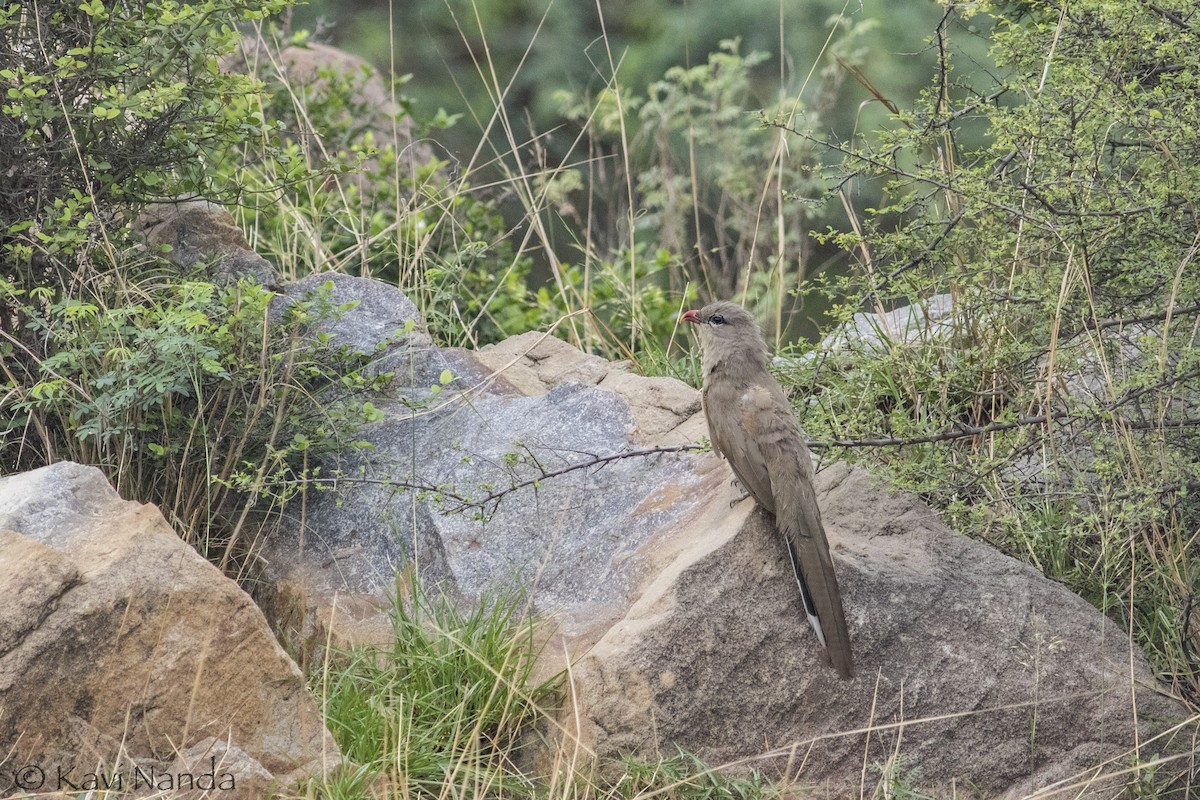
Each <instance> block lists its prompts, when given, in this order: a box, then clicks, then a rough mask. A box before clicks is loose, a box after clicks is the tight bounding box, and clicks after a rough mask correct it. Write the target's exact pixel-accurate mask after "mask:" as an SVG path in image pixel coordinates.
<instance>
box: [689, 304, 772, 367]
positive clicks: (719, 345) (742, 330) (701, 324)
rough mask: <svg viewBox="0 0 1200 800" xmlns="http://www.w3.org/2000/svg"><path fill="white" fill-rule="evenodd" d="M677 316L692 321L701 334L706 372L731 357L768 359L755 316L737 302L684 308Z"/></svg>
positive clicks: (752, 359) (744, 359)
mask: <svg viewBox="0 0 1200 800" xmlns="http://www.w3.org/2000/svg"><path fill="white" fill-rule="evenodd" d="M680 319H682V320H683V321H684V322H691V323H693V324H694V325H695V326H696V328H697V330H698V332H699V334H700V347H701V348H702V349H703V351H704V365H705V367H704V369H705V372H708V371H709V370H710V369H711V368H713V367H715V366H717V365H718V364H720V363H721V362H724V361H727V360H730V359H732V360H736V361H746V360H750V361H753V362H756V363H758V364H763V365H765V364H766V363H767V360H768V358H769V353H768V351H767V345H766V342H764V341H763V338H762V334H761V333H760V332H759V330H758V325H757V324H756V323H755V322H754V317H752V316H750V312H748V311H746V309H744V308H742V307H741V306H739V305H737V304H736V303H730V302H728V301H725V300H722V301H719V302H716V303H709V304H708V305H706V306H705V307H704V308H702V309H700V310H699V311H695V310H693V311H687V312H685V313H684V315H683V316H682V317H680Z"/></svg>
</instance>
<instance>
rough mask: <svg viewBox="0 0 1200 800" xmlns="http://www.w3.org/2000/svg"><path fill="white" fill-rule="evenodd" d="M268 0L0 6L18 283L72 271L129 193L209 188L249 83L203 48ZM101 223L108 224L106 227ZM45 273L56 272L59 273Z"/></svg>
mask: <svg viewBox="0 0 1200 800" xmlns="http://www.w3.org/2000/svg"><path fill="white" fill-rule="evenodd" d="M284 5H285V3H284V2H282V0H267V1H266V2H244V1H243V0H206V1H205V2H200V3H191V4H178V3H174V2H170V1H169V0H168V1H166V2H115V3H107V4H106V3H103V2H100V0H88V2H75V1H73V2H55V1H54V0H50V1H49V2H39V3H33V4H30V3H12V4H10V5H8V6H6V7H4V8H0V85H3V86H4V87H5V96H4V100H3V106H0V162H2V163H4V164H5V165H7V166H6V170H7V171H6V176H5V181H4V187H3V189H2V190H0V253H2V254H3V273H0V275H3V276H6V277H7V278H8V279H9V280H12V281H15V282H16V283H17V284H18V285H20V286H21V288H23V289H26V290H28V289H32V288H33V287H34V286H37V285H49V284H50V283H55V284H57V283H58V282H59V280H53V281H51V280H50V279H51V278H52V277H53V278H61V280H62V281H63V282H67V281H70V280H78V279H79V275H78V274H75V275H72V274H71V272H72V271H74V272H75V273H78V272H79V271H80V270H81V269H83V268H84V267H87V266H89V264H90V262H89V260H88V259H87V258H84V257H82V254H84V253H85V252H86V251H87V250H90V249H93V248H96V247H102V251H104V250H106V251H107V253H108V256H107V257H108V259H109V260H111V259H112V258H113V257H114V256H113V253H114V249H119V243H117V247H116V248H114V243H112V242H106V241H105V236H106V235H107V234H109V233H113V232H114V231H112V229H113V228H119V227H120V226H119V225H113V223H114V222H116V221H117V220H118V219H119V218H121V217H122V215H123V214H125V213H126V212H128V210H130V209H131V208H135V207H136V206H138V205H139V204H141V203H144V202H147V201H150V200H153V199H159V198H164V197H170V196H175V195H178V194H181V193H206V192H208V191H209V190H210V189H212V188H213V187H212V185H211V184H210V182H209V180H208V178H209V174H208V164H207V161H208V158H209V156H210V155H211V154H212V153H214V152H215V151H217V150H219V149H220V148H223V147H227V146H229V145H231V144H233V143H236V142H238V141H242V140H244V139H245V138H246V137H247V136H251V135H255V134H257V133H259V132H260V131H261V130H262V128H263V127H264V121H263V118H262V116H261V114H260V113H259V112H258V111H257V109H256V108H255V101H256V92H255V86H254V83H253V81H251V80H250V79H249V78H246V77H244V76H238V75H228V74H223V73H221V72H220V71H219V70H218V69H217V59H218V58H219V57H220V56H221V55H222V54H223V53H225V52H226V51H228V50H229V49H230V48H231V47H232V46H233V44H234V42H236V41H237V38H238V33H237V32H236V30H235V29H234V27H233V25H234V23H235V22H236V21H238V20H247V19H256V18H260V17H262V16H263V15H266V14H270V13H275V12H277V11H279V10H280V9H281V8H283V6H284ZM106 226H108V227H107V228H106ZM59 270H65V272H64V273H63V274H62V275H59V274H58V271H59Z"/></svg>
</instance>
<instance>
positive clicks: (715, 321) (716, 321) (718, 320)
mask: <svg viewBox="0 0 1200 800" xmlns="http://www.w3.org/2000/svg"><path fill="white" fill-rule="evenodd" d="M708 321H709V323H710V324H712V325H724V324H725V318H724V317H722V316H721V315H720V314H713V315H712V316H711V317H709V318H708Z"/></svg>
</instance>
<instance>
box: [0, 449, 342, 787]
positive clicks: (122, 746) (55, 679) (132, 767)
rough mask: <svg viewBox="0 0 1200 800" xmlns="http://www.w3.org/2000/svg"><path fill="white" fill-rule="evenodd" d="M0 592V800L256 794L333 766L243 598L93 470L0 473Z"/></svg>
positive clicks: (291, 675) (291, 673) (312, 711)
mask: <svg viewBox="0 0 1200 800" xmlns="http://www.w3.org/2000/svg"><path fill="white" fill-rule="evenodd" d="M0 596H3V597H4V598H5V600H4V603H3V604H2V606H0V795H5V796H6V795H7V794H8V793H9V792H12V791H14V790H21V789H25V790H36V791H60V790H68V791H74V790H75V789H76V788H78V789H80V790H85V789H87V788H92V789H95V788H104V783H108V784H109V785H110V786H112V787H113V788H118V789H122V790H125V791H130V792H133V793H134V794H145V793H146V791H145V790H146V789H147V788H149V789H150V790H157V789H178V788H180V787H183V788H188V783H189V782H190V783H191V785H192V786H194V787H195V788H199V789H203V788H209V789H212V788H216V789H218V791H216V792H214V793H213V796H220V797H230V798H239V797H240V798H248V799H249V798H261V797H265V796H267V794H268V792H269V791H270V789H271V787H272V785H278V786H281V787H287V786H290V785H291V784H293V783H295V782H296V781H298V780H300V779H302V778H304V777H305V776H310V775H311V776H318V775H320V774H322V773H323V772H324V771H325V770H327V769H329V768H332V767H333V766H335V765H336V764H337V763H338V762H339V760H340V756H339V754H338V748H337V745H336V744H335V743H334V742H333V740H332V738H331V737H330V735H329V733H328V732H327V731H326V730H325V727H324V724H323V721H322V717H321V713H320V709H319V708H318V707H317V704H316V702H315V700H314V698H313V697H312V696H311V695H310V694H309V692H308V690H307V688H306V686H305V680H304V676H303V675H302V674H301V673H300V670H299V669H298V668H297V667H296V665H295V664H294V663H293V662H292V661H291V660H290V659H289V658H288V656H287V655H286V654H285V653H284V652H283V650H282V649H281V648H280V646H279V645H278V643H277V642H276V641H275V639H274V638H273V636H272V635H271V631H270V628H269V627H268V626H267V623H266V619H265V618H264V617H263V615H262V612H261V611H259V609H258V608H257V607H256V606H255V605H254V603H253V602H252V601H251V600H250V598H249V596H247V595H246V594H245V593H244V592H243V591H242V590H241V589H239V588H238V586H237V585H236V584H234V583H233V582H232V581H230V580H229V579H227V578H226V577H225V576H224V575H222V574H221V573H220V572H219V571H218V570H217V569H216V568H215V567H213V566H212V565H211V564H209V563H208V562H207V561H205V560H204V559H203V558H202V557H200V556H199V555H198V554H197V553H196V552H195V551H194V550H192V549H191V548H190V547H188V546H187V545H186V544H185V543H184V542H183V541H181V540H180V539H179V537H178V536H176V535H175V533H174V532H173V531H172V530H171V528H170V527H169V526H168V525H167V523H166V521H165V520H164V519H163V518H162V515H161V514H160V513H159V512H158V510H157V509H156V508H154V507H153V506H143V505H140V504H138V503H132V502H126V501H124V500H121V498H120V497H118V496H117V493H116V492H115V491H113V489H112V488H111V487H110V486H109V484H108V483H107V481H105V479H104V477H103V475H102V474H101V473H100V471H99V470H97V469H95V468H92V467H84V466H80V465H78V464H73V463H70V462H63V463H58V464H54V465H52V466H49V467H44V468H42V469H38V470H34V471H32V472H27V473H23V474H19V475H13V476H9V477H5V478H0ZM210 774H211V777H208V776H209V775H210ZM189 776H190V780H189ZM89 784H90V785H89ZM135 790H141V791H140V792H139V791H135ZM159 796H167V795H159ZM169 796H183V795H174V794H170V795H169Z"/></svg>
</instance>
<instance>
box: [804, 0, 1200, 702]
mask: <svg viewBox="0 0 1200 800" xmlns="http://www.w3.org/2000/svg"><path fill="white" fill-rule="evenodd" d="M1193 11H1194V8H1192V6H1191V5H1190V4H1187V3H1178V2H1177V3H1166V4H1156V5H1152V6H1148V5H1141V4H1127V3H1114V2H1107V0H1084V2H1080V3H1072V4H1071V5H1070V6H1069V7H1067V6H1061V7H1060V6H1057V5H1049V4H1036V3H1035V4H1031V5H1030V4H1027V5H1024V6H1022V7H1021V8H1020V9H1019V10H1017V11H1013V10H1012V7H1011V6H1005V5H1003V4H999V3H981V4H975V5H973V6H971V7H970V8H969V9H968V10H967V11H966V12H964V13H968V14H976V13H990V14H992V15H994V29H993V32H992V42H993V44H992V48H991V54H992V58H993V59H994V60H995V62H996V68H995V69H994V70H992V71H989V72H988V73H986V74H987V75H990V76H993V77H994V79H995V81H996V83H995V84H994V85H992V86H980V85H972V84H970V83H969V82H968V80H974V81H975V82H976V84H977V83H978V82H979V81H980V80H981V79H982V77H983V76H981V75H979V74H975V75H973V76H971V78H970V79H957V75H956V73H955V72H954V71H953V70H952V67H951V63H950V59H952V57H953V56H952V50H953V48H952V47H951V43H949V42H948V41H946V40H945V38H944V37H945V36H946V31H947V30H950V28H949V27H948V26H946V27H943V28H942V29H940V30H939V36H940V37H943V39H942V41H941V42H940V44H941V45H942V46H943V49H944V50H945V52H946V53H947V56H946V59H947V60H946V62H945V63H944V64H943V66H942V69H941V71H940V72H939V74H938V76H937V81H936V83H935V85H934V87H933V88H932V89H931V90H930V91H929V92H928V93H927V94H926V95H925V96H924V97H923V98H922V100H921V101H920V102H919V103H918V104H917V106H916V108H915V109H914V110H912V111H910V112H904V113H901V114H899V115H898V116H897V118H896V123H897V124H895V125H894V126H892V127H891V128H890V129H889V130H886V131H882V132H880V133H878V134H877V135H875V136H874V137H869V138H866V139H864V140H863V141H861V142H855V143H851V144H849V145H843V144H840V143H839V144H836V145H835V146H836V148H837V149H838V150H841V151H845V152H847V153H848V155H847V157H846V159H845V161H844V169H845V172H844V174H843V175H842V177H841V179H840V182H839V183H838V186H839V187H840V188H842V189H844V187H845V186H847V185H849V184H850V183H851V182H852V181H881V182H882V183H883V184H884V186H885V196H886V198H887V200H886V202H885V203H884V204H882V205H881V206H880V207H878V208H875V209H870V210H867V211H866V212H865V215H864V217H863V218H862V219H861V220H860V221H859V225H858V227H857V228H856V229H855V230H853V231H850V232H846V233H833V232H830V233H829V234H828V236H829V237H830V238H831V239H833V240H837V241H839V242H840V243H841V244H842V246H843V247H845V248H846V249H847V250H848V251H850V252H851V253H853V254H855V255H856V256H857V257H858V259H859V263H858V270H857V272H856V274H855V275H853V276H852V278H851V279H850V280H849V281H846V282H844V283H841V284H838V283H835V282H830V283H828V284H827V285H826V288H827V289H828V290H829V291H830V292H831V294H832V295H833V296H834V297H838V296H839V295H840V296H841V297H842V298H843V305H842V306H841V307H840V309H839V310H838V313H839V316H840V319H841V320H842V321H843V322H844V323H846V324H851V323H855V324H858V323H865V322H868V321H869V320H870V319H872V318H873V319H874V320H875V321H876V324H877V325H878V324H881V323H882V320H884V319H885V318H884V316H883V312H885V311H887V310H889V309H893V308H896V307H903V306H906V305H908V304H912V308H914V309H917V311H916V314H915V316H916V318H917V319H920V318H921V317H922V316H923V315H924V314H925V313H926V312H925V311H924V310H922V309H928V308H930V307H931V306H932V305H933V304H934V298H935V297H940V299H939V301H938V302H940V303H941V304H943V305H947V306H948V307H949V309H950V312H949V315H948V316H947V317H946V318H945V319H944V320H942V321H941V322H938V323H934V324H931V325H928V326H921V327H923V329H924V332H923V333H922V334H921V335H920V336H919V337H917V338H915V339H914V340H911V341H899V340H897V339H895V338H894V337H889V336H886V335H883V336H879V337H876V338H878V339H879V340H880V341H881V344H880V345H878V346H873V347H872V346H861V344H862V340H860V347H859V348H858V350H857V351H854V352H850V351H848V350H842V351H840V352H838V351H834V352H831V353H830V354H829V355H828V357H827V358H821V359H814V360H811V361H808V362H803V361H800V362H797V369H798V374H797V375H795V376H794V380H795V381H796V383H797V384H798V385H800V386H803V387H804V391H805V394H806V395H807V396H809V397H810V399H811V405H810V406H809V407H808V412H807V421H808V425H809V428H810V432H812V433H814V434H817V435H819V436H822V437H829V438H833V439H839V440H853V439H862V440H873V439H880V438H882V439H885V440H888V439H891V440H893V441H896V442H897V443H899V442H904V443H906V444H905V447H904V448H903V449H899V448H884V449H881V450H873V451H872V456H871V458H872V460H873V461H875V462H876V463H879V464H883V465H885V466H886V467H887V468H888V470H889V471H890V472H891V474H893V475H894V476H896V477H897V478H899V479H900V480H902V481H903V482H904V483H906V484H907V485H909V486H912V487H914V488H918V489H919V490H920V491H921V492H922V493H923V494H925V495H926V496H927V497H928V498H930V499H931V500H933V501H934V502H935V503H936V504H937V505H939V506H940V507H942V508H944V509H946V511H947V512H948V514H949V515H950V517H951V518H952V519H953V520H955V521H957V522H958V523H959V524H961V525H962V526H964V527H965V528H966V529H968V530H970V531H972V532H974V533H975V534H976V535H979V536H981V537H983V538H986V539H988V540H990V541H993V542H996V543H997V544H1000V545H1001V546H1002V547H1004V549H1006V550H1008V551H1009V552H1010V553H1012V554H1014V555H1018V556H1023V557H1025V558H1028V559H1030V560H1032V561H1033V562H1034V563H1035V564H1037V565H1038V566H1039V567H1040V568H1042V569H1043V570H1044V571H1045V572H1046V573H1047V574H1049V575H1051V576H1053V577H1056V578H1058V579H1060V580H1064V581H1065V582H1067V583H1068V584H1069V585H1070V586H1071V587H1072V588H1074V589H1075V590H1076V591H1078V592H1080V593H1081V594H1083V595H1084V596H1085V597H1087V598H1089V599H1090V600H1091V601H1092V602H1094V603H1095V604H1096V605H1097V606H1099V607H1100V608H1101V609H1103V610H1104V611H1105V612H1106V613H1108V614H1109V615H1110V616H1112V617H1114V618H1116V619H1118V620H1120V621H1121V623H1122V624H1123V625H1125V626H1128V627H1129V628H1130V629H1132V630H1133V631H1134V633H1135V635H1136V636H1137V638H1138V639H1139V641H1141V642H1143V643H1144V644H1145V645H1146V646H1147V648H1148V652H1149V654H1150V655H1151V657H1152V658H1153V659H1154V661H1155V663H1156V665H1157V666H1158V667H1159V668H1160V669H1161V670H1162V671H1163V672H1164V673H1165V674H1166V675H1167V676H1168V677H1169V678H1172V679H1173V680H1175V681H1176V683H1177V686H1178V688H1179V689H1180V690H1181V691H1183V692H1184V693H1185V694H1186V695H1187V696H1189V697H1190V698H1191V699H1192V700H1193V701H1200V677H1198V676H1200V661H1197V659H1196V655H1195V654H1196V651H1197V646H1198V645H1200V635H1198V634H1197V633H1196V625H1195V623H1194V622H1193V621H1192V620H1191V619H1190V616H1191V611H1190V609H1191V605H1192V601H1191V598H1192V597H1194V596H1195V594H1196V592H1197V590H1200V559H1198V558H1197V555H1196V553H1195V549H1194V548H1193V547H1192V546H1191V545H1190V544H1188V542H1189V541H1190V538H1191V535H1192V533H1193V532H1194V531H1195V529H1196V526H1197V525H1198V524H1200V507H1198V506H1197V504H1196V502H1195V499H1194V497H1195V491H1194V489H1195V487H1196V486H1200V467H1198V466H1197V461H1196V459H1195V457H1194V454H1195V452H1196V447H1197V445H1198V444H1200V436H1198V434H1197V422H1196V420H1197V410H1198V408H1200V396H1198V393H1197V391H1196V386H1197V378H1198V377H1200V351H1197V349H1196V348H1195V347H1194V339H1195V321H1196V318H1197V315H1198V314H1200V280H1198V279H1197V276H1198V275H1200V272H1197V271H1196V270H1195V269H1194V262H1195V257H1196V253H1197V242H1198V241H1200V240H1198V237H1200V221H1198V219H1197V216H1196V214H1195V209H1194V208H1193V205H1194V203H1193V198H1194V195H1195V188H1196V186H1197V185H1200V138H1198V137H1197V136H1196V135H1195V133H1196V131H1197V130H1198V129H1200V56H1198V55H1197V53H1196V50H1195V48H1194V47H1192V46H1191V44H1192V39H1193V37H1194V29H1193V28H1192V27H1191V26H1189V24H1187V23H1186V22H1185V20H1186V19H1187V17H1188V15H1189V14H1192V12H1193ZM984 19H985V18H984V17H976V18H975V19H974V20H973V22H975V23H981V22H982V21H983V20H984ZM981 121H982V122H983V123H986V125H987V127H988V131H989V136H988V140H987V142H986V144H985V145H984V146H983V147H976V148H971V149H968V148H964V147H963V146H961V145H960V143H959V142H960V139H959V135H960V133H961V131H962V130H963V128H964V126H968V125H978V124H979V123H980V122H981ZM806 137H807V138H808V139H810V140H815V139H816V137H813V136H812V135H811V134H806ZM844 197H845V199H846V201H847V203H849V202H852V200H853V198H852V196H851V195H849V194H848V193H846V194H844ZM897 219H899V220H902V222H903V224H902V225H897V224H896V221H897ZM864 309H865V310H866V311H867V315H866V317H863V316H860V317H859V318H858V320H857V321H855V320H854V319H853V315H854V314H855V312H858V311H860V310H864Z"/></svg>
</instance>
